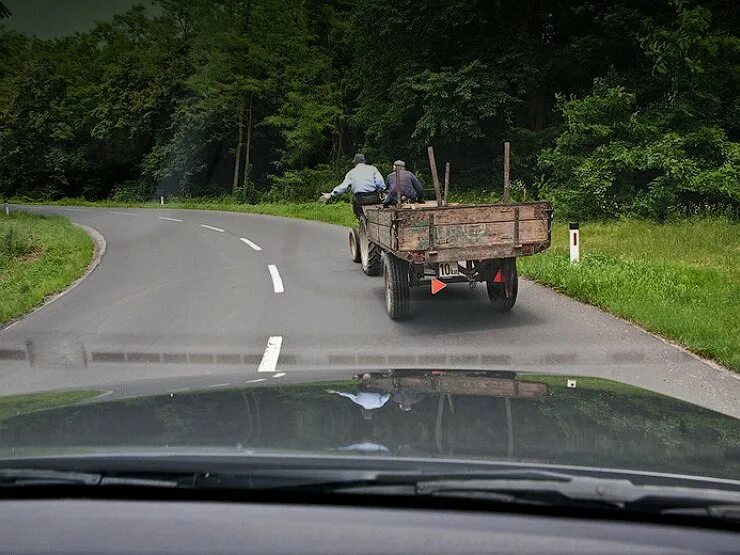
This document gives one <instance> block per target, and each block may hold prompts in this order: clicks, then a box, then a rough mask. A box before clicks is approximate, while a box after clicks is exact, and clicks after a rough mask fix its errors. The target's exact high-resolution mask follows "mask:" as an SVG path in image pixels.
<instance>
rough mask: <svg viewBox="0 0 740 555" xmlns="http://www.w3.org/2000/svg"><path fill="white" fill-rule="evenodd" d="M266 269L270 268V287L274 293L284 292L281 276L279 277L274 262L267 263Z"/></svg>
mask: <svg viewBox="0 0 740 555" xmlns="http://www.w3.org/2000/svg"><path fill="white" fill-rule="evenodd" d="M267 269H268V270H270V277H272V288H273V289H274V290H275V293H284V292H285V288H284V287H283V278H281V277H280V272H279V271H278V269H277V266H275V264H269V265H268V266H267Z"/></svg>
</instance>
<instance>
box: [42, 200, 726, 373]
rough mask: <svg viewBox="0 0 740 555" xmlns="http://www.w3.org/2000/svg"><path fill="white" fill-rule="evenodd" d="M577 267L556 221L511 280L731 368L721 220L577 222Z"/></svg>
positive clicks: (344, 208) (320, 216)
mask: <svg viewBox="0 0 740 555" xmlns="http://www.w3.org/2000/svg"><path fill="white" fill-rule="evenodd" d="M52 204H61V205H85V206H111V207H112V206H115V207H141V208H161V206H160V205H159V204H156V203H130V202H116V201H105V202H102V203H99V202H88V201H84V200H80V199H64V200H61V201H57V202H56V203H52ZM165 208H195V209H212V210H226V211H235V212H250V213H257V214H268V215H273V216H285V217H292V218H301V219H307V220H318V221H322V222H328V223H332V224H338V225H345V226H352V225H354V222H355V219H354V216H353V215H352V210H351V207H350V205H349V204H348V203H336V204H330V205H326V206H324V205H320V204H316V203H304V204H300V203H274V204H255V205H245V204H239V203H236V202H223V201H219V200H208V199H192V200H186V201H175V202H172V203H168V204H166V205H165ZM581 237H582V239H581V245H582V250H581V262H580V263H579V264H578V265H575V266H571V265H570V264H569V262H568V244H567V243H568V229H567V225H566V224H564V223H556V224H555V226H554V229H553V245H552V247H551V248H550V249H549V250H548V251H547V252H545V253H543V254H539V255H537V256H533V257H526V258H523V259H520V264H519V268H520V273H521V274H522V275H523V276H525V277H528V278H530V279H533V280H535V281H537V282H539V283H542V284H545V285H549V286H551V287H553V288H555V289H556V290H558V291H561V292H563V293H565V294H567V295H569V296H571V297H574V298H577V299H579V300H582V301H585V302H588V303H590V304H593V305H595V306H598V307H599V308H602V309H604V310H607V311H609V312H611V313H613V314H616V315H618V316H621V317H623V318H626V319H627V320H630V321H633V322H635V323H637V324H639V325H641V326H643V327H645V328H646V329H648V330H650V331H652V332H655V333H658V334H660V335H663V336H664V337H667V338H669V339H671V340H674V341H676V342H677V343H679V344H681V345H683V346H685V347H687V348H688V349H690V350H692V351H693V352H695V353H697V354H700V355H702V356H706V357H708V358H711V359H714V360H716V361H718V362H720V363H721V364H723V365H725V366H727V367H729V368H731V369H733V370H735V371H740V317H739V315H740V277H738V275H739V274H738V271H737V269H738V268H740V225H739V224H737V223H733V222H732V221H729V220H726V219H721V218H706V219H692V220H682V221H679V222H674V223H667V224H655V223H650V222H645V221H639V220H629V219H626V220H622V221H619V222H609V223H591V224H585V225H583V226H582V228H581Z"/></svg>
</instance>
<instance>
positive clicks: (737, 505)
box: [0, 468, 740, 522]
mask: <svg viewBox="0 0 740 555" xmlns="http://www.w3.org/2000/svg"><path fill="white" fill-rule="evenodd" d="M21 486H73V487H74V486H81V487H116V486H126V487H127V488H137V487H140V488H176V489H191V490H200V491H206V490H221V491H223V490H227V491H231V492H238V491H244V492H263V493H264V492H269V493H288V494H298V495H300V494H309V495H313V494H321V495H333V494H350V495H378V496H395V497H404V496H405V497H414V498H419V497H435V498H453V497H454V498H458V499H466V500H474V501H481V502H490V503H503V504H527V505H540V506H548V507H575V508H581V509H583V508H591V507H593V508H599V509H613V510H622V511H633V512H642V513H651V514H658V515H665V516H687V517H705V518H712V519H723V520H728V521H732V522H740V491H722V490H715V489H706V488H695V487H693V488H692V487H684V486H665V485H641V484H635V483H633V482H631V481H630V480H626V479H614V478H600V477H599V478H597V477H591V476H578V475H572V474H566V473H562V472H551V471H546V470H533V469H530V470H501V471H493V472H491V471H489V472H484V473H476V474H456V473H447V474H431V473H418V472H413V471H411V472H399V473H389V472H382V471H330V472H327V471H316V470H298V471H295V470H293V471H291V470H283V471H281V470H279V469H274V468H273V469H269V470H268V469H265V470H252V471H249V472H243V473H242V472H233V473H231V472H230V473H218V472H215V473H192V472H184V473H173V474H168V473H154V474H151V475H147V473H146V472H136V473H131V474H129V473H116V474H115V475H106V474H105V473H103V472H100V473H97V472H74V471H56V470H44V469H27V468H25V469H24V468H20V469H15V468H6V469H0V488H9V487H21Z"/></svg>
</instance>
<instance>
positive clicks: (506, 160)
mask: <svg viewBox="0 0 740 555" xmlns="http://www.w3.org/2000/svg"><path fill="white" fill-rule="evenodd" d="M510 196H511V189H510V186H509V141H506V142H505V143H504V203H506V204H508V203H509V199H510Z"/></svg>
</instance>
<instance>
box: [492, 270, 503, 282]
mask: <svg viewBox="0 0 740 555" xmlns="http://www.w3.org/2000/svg"><path fill="white" fill-rule="evenodd" d="M503 282H504V274H502V273H501V270H499V271H498V272H496V276H495V277H494V278H493V283H503Z"/></svg>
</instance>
